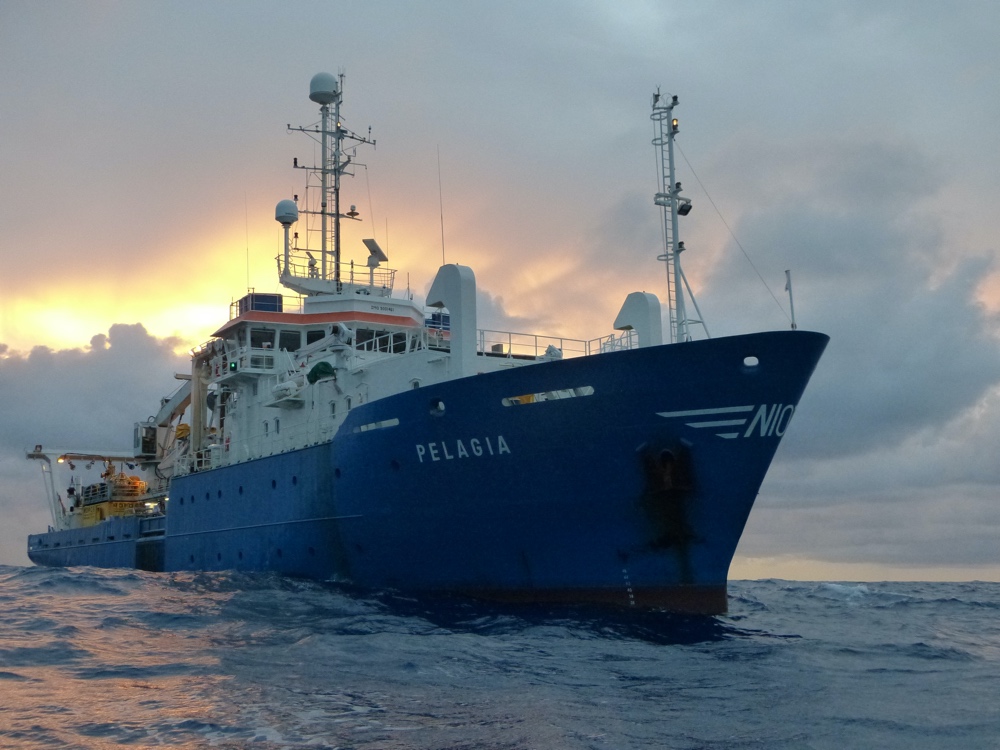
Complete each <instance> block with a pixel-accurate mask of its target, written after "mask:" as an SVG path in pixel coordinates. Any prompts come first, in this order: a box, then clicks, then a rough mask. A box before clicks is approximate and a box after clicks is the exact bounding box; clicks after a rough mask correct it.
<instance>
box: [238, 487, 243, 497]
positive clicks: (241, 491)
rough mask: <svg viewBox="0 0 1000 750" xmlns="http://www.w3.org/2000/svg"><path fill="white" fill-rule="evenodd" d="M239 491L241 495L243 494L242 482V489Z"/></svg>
mask: <svg viewBox="0 0 1000 750" xmlns="http://www.w3.org/2000/svg"><path fill="white" fill-rule="evenodd" d="M239 493H240V494H241V495H242V494H243V485H242V484H241V485H240V489H239Z"/></svg>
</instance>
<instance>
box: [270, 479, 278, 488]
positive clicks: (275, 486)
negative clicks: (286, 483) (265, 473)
mask: <svg viewBox="0 0 1000 750" xmlns="http://www.w3.org/2000/svg"><path fill="white" fill-rule="evenodd" d="M277 486H278V480H277V479H272V480H271V489H272V490H273V489H276V488H277Z"/></svg>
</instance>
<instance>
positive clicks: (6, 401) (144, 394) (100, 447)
mask: <svg viewBox="0 0 1000 750" xmlns="http://www.w3.org/2000/svg"><path fill="white" fill-rule="evenodd" d="M174 344H175V342H174V341H173V340H170V339H157V338H154V337H152V336H150V335H149V334H148V333H147V332H146V330H145V328H143V326H142V325H140V324H134V325H124V324H117V325H113V326H111V328H110V330H109V331H108V333H107V334H106V335H105V334H97V335H95V336H94V337H93V338H92V339H91V341H90V344H89V345H88V346H87V347H85V348H81V349H65V350H60V351H53V350H52V349H49V348H48V347H45V346H38V347H35V348H34V349H32V350H31V351H30V352H16V351H11V350H10V348H9V347H6V348H3V349H2V351H0V411H2V414H3V429H2V430H0V508H2V509H3V513H4V518H5V519H6V520H5V523H4V524H3V525H2V526H0V564H24V563H26V562H27V558H26V557H25V553H24V549H25V544H26V540H27V534H28V533H37V532H38V531H43V530H44V529H45V527H46V525H47V524H48V523H51V519H50V518H49V514H48V512H47V505H46V501H45V493H44V487H43V484H42V478H41V475H40V473H39V470H38V466H37V465H36V464H34V463H32V462H29V461H28V460H26V459H25V457H24V451H25V449H26V448H27V449H30V448H31V447H33V446H34V445H35V444H39V443H40V444H42V445H43V446H47V447H51V448H61V449H73V450H95V451H121V450H126V451H127V450H130V449H131V448H132V427H133V424H134V423H135V422H138V421H141V420H144V419H146V418H147V417H148V416H150V415H151V414H154V413H155V412H156V411H157V410H158V409H159V403H160V401H159V399H160V397H162V396H165V395H168V394H169V393H170V392H171V391H172V390H174V389H175V388H176V387H177V382H176V381H175V380H173V377H172V374H173V373H175V372H187V370H188V365H187V363H186V362H185V361H184V360H183V359H182V358H180V357H178V356H177V355H176V354H174Z"/></svg>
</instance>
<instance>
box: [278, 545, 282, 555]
mask: <svg viewBox="0 0 1000 750" xmlns="http://www.w3.org/2000/svg"><path fill="white" fill-rule="evenodd" d="M278 557H281V547H278Z"/></svg>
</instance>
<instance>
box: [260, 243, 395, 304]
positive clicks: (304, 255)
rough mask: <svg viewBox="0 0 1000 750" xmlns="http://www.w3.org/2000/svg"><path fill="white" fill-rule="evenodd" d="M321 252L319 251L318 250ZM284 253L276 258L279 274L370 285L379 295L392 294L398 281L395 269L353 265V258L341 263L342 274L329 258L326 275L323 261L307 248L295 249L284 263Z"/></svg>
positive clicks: (363, 285) (354, 284) (364, 285)
mask: <svg viewBox="0 0 1000 750" xmlns="http://www.w3.org/2000/svg"><path fill="white" fill-rule="evenodd" d="M317 254H319V251H317ZM284 260H285V259H284V256H282V255H279V256H277V257H276V258H275V262H276V263H277V264H278V276H279V277H280V276H282V275H284V274H286V273H287V274H288V275H289V276H293V277H295V278H297V279H317V280H324V281H331V282H332V281H334V280H338V281H339V282H340V283H341V284H345V285H348V284H349V285H351V286H362V287H369V288H370V289H371V293H372V294H374V295H377V296H379V297H389V296H391V295H392V285H393V284H394V283H395V280H396V270H395V269H394V268H383V267H382V266H378V267H377V268H370V267H369V266H368V265H367V264H365V265H361V264H360V263H359V264H358V265H355V264H354V261H353V260H349V261H341V262H340V264H339V265H340V274H339V276H338V274H337V272H336V271H337V268H336V264H335V263H334V262H333V259H332V258H331V259H329V260H327V263H326V278H325V279H324V278H323V268H322V264H321V263H320V261H318V260H316V258H315V257H313V256H312V255H311V254H310V253H308V252H306V251H305V250H292V251H291V256H290V257H289V259H288V265H287V266H286V265H285V262H284Z"/></svg>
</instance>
